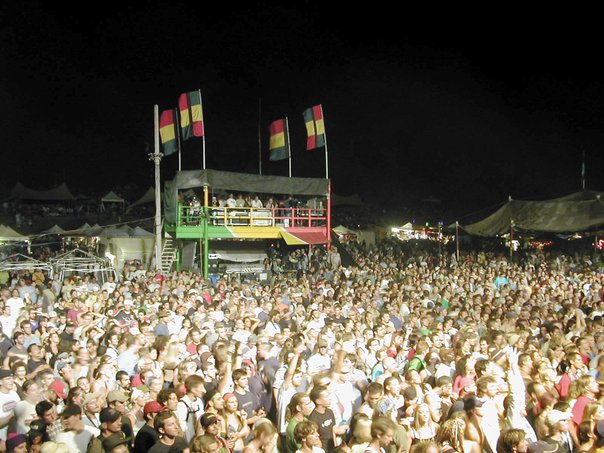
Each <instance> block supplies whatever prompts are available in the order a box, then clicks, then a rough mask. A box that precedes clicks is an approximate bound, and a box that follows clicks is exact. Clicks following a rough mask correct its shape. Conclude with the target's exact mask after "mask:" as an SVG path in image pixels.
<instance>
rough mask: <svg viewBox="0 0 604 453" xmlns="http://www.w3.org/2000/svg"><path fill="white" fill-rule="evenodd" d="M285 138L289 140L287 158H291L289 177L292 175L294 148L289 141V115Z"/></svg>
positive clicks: (286, 122) (286, 121)
mask: <svg viewBox="0 0 604 453" xmlns="http://www.w3.org/2000/svg"><path fill="white" fill-rule="evenodd" d="M285 133H286V134H287V135H286V136H285V139H286V140H287V158H288V160H289V177H290V178H291V177H292V149H291V145H290V143H289V121H288V120H287V116H286V117H285Z"/></svg>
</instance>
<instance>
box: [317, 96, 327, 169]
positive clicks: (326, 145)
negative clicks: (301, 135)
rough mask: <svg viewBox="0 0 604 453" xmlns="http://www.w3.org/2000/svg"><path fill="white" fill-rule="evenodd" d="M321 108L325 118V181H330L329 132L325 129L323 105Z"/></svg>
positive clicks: (322, 115)
mask: <svg viewBox="0 0 604 453" xmlns="http://www.w3.org/2000/svg"><path fill="white" fill-rule="evenodd" d="M319 107H320V108H321V117H322V118H323V139H324V140H325V179H329V159H328V154H327V131H326V128H325V115H324V114H323V104H319Z"/></svg>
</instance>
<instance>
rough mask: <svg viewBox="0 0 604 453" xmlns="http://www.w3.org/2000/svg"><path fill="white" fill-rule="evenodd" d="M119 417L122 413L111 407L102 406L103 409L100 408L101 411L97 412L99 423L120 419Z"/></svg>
mask: <svg viewBox="0 0 604 453" xmlns="http://www.w3.org/2000/svg"><path fill="white" fill-rule="evenodd" d="M121 418H122V414H120V412H119V411H117V410H116V409H113V408H112V407H104V408H103V409H101V412H100V414H99V421H100V422H101V423H113V422H115V421H117V420H120V419H121Z"/></svg>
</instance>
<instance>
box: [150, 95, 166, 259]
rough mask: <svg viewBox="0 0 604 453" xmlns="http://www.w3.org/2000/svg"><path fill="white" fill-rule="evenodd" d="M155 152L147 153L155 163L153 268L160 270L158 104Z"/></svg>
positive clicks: (154, 114)
mask: <svg viewBox="0 0 604 453" xmlns="http://www.w3.org/2000/svg"><path fill="white" fill-rule="evenodd" d="M153 122H154V124H153V125H154V138H155V152H154V153H149V160H152V161H153V162H154V163H155V269H157V270H161V248H162V243H161V193H160V177H159V176H160V175H159V163H160V162H161V158H162V157H163V154H162V153H161V152H160V150H159V106H158V105H157V104H156V105H154V106H153Z"/></svg>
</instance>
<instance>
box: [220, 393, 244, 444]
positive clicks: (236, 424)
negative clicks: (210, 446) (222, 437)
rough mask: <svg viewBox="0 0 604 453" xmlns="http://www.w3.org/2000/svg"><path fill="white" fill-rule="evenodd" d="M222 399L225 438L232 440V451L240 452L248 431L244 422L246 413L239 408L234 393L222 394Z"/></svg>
mask: <svg viewBox="0 0 604 453" xmlns="http://www.w3.org/2000/svg"><path fill="white" fill-rule="evenodd" d="M223 400H224V409H223V411H222V418H223V419H224V423H225V424H226V434H227V439H228V440H229V441H232V442H234V447H233V452H242V451H243V448H244V440H245V438H246V437H247V436H248V434H249V433H250V428H249V427H248V425H247V422H246V419H247V414H246V412H245V411H240V410H239V402H238V401H237V397H236V396H235V394H234V393H227V394H226V395H224V396H223Z"/></svg>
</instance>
